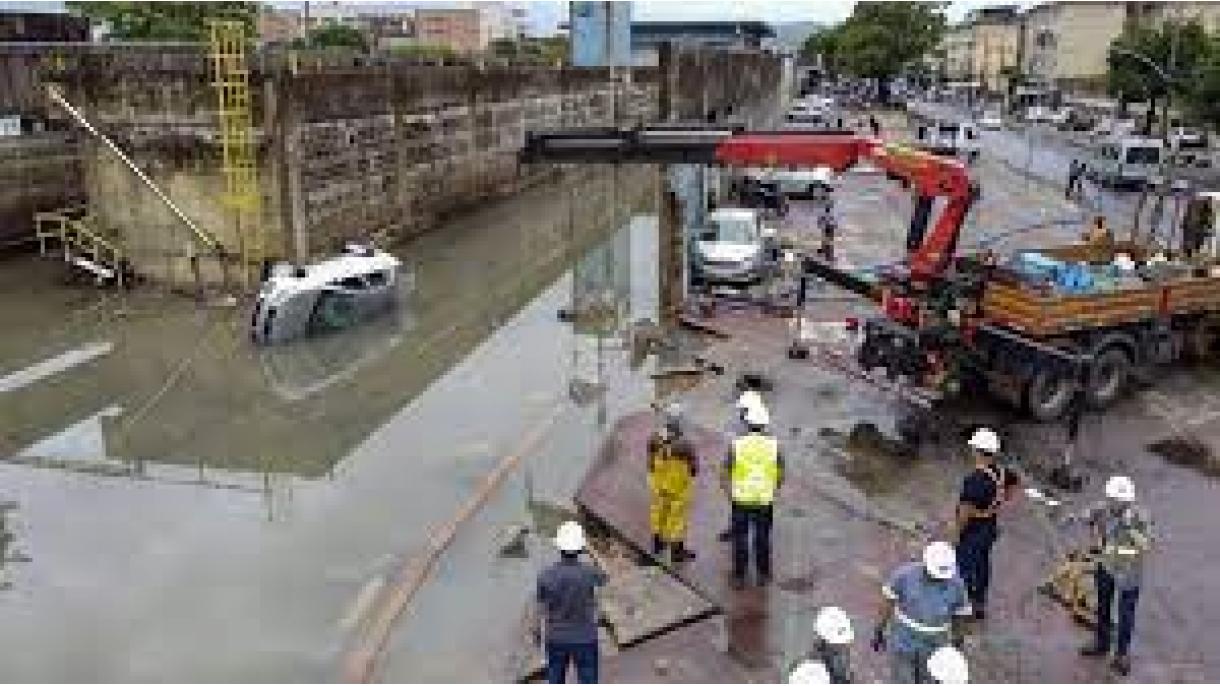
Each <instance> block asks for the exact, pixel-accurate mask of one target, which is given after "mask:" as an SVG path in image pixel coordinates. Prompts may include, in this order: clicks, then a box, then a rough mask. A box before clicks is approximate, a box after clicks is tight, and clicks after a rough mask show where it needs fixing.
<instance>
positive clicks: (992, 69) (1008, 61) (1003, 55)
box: [969, 7, 1021, 94]
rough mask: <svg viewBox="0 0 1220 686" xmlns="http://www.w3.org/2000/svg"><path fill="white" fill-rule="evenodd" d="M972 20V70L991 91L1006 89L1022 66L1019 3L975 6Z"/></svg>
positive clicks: (1001, 91) (973, 76)
mask: <svg viewBox="0 0 1220 686" xmlns="http://www.w3.org/2000/svg"><path fill="white" fill-rule="evenodd" d="M969 22H970V34H971V44H970V73H971V80H972V81H979V82H980V86H981V87H982V89H983V90H984V91H986V92H988V93H993V94H998V93H1003V92H1005V91H1006V90H1007V89H1008V85H1009V84H1008V82H1009V80H1010V79H1012V78H1014V77H1015V72H1016V71H1017V70H1019V67H1020V59H1019V58H1020V51H1021V16H1020V14H1019V13H1018V12H1017V8H1016V7H991V8H985V9H980V10H976V11H975V12H974V13H973V14H972V16H971V17H970V19H969Z"/></svg>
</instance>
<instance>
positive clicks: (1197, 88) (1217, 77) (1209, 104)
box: [1184, 37, 1220, 125]
mask: <svg viewBox="0 0 1220 686" xmlns="http://www.w3.org/2000/svg"><path fill="white" fill-rule="evenodd" d="M1217 41H1220V37H1214V38H1212V42H1211V49H1210V50H1209V52H1208V54H1207V55H1206V56H1204V57H1203V58H1202V59H1201V60H1200V61H1199V64H1198V65H1197V67H1196V70H1195V73H1194V74H1193V75H1191V76H1189V77H1188V81H1187V83H1188V85H1189V88H1188V89H1187V91H1186V93H1185V94H1184V99H1185V105H1186V109H1187V110H1188V111H1189V112H1190V113H1191V114H1192V115H1194V116H1195V117H1196V118H1198V119H1199V120H1200V121H1206V122H1211V123H1212V124H1215V125H1220V45H1217Z"/></svg>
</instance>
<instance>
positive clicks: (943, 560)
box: [872, 541, 970, 684]
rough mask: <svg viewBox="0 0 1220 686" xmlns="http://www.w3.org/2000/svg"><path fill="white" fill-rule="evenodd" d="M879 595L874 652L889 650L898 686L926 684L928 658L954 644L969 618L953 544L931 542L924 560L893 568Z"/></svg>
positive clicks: (925, 549) (968, 608) (894, 680)
mask: <svg viewBox="0 0 1220 686" xmlns="http://www.w3.org/2000/svg"><path fill="white" fill-rule="evenodd" d="M881 595H882V603H881V607H880V612H879V614H878V617H877V626H876V628H875V629H874V631H873V640H872V646H873V650H875V651H880V650H888V651H889V653H890V667H891V669H892V673H891V676H890V679H891V681H893V682H894V683H900V684H901V683H911V684H913V683H927V682H928V681H929V680H930V676H929V675H928V658H930V657H931V656H932V653H934V652H935V651H936V649H937V648H940V647H943V646H947V645H952V644H954V643H956V642H957V641H958V638H957V637H958V636H960V628H961V627H960V626H959V624H960V620H962V619H964V618H966V617H969V616H970V600H969V598H967V596H966V586H965V584H963V583H962V580H961V579H960V578H958V575H957V560H956V554H955V552H954V550H953V546H951V545H949V544H948V543H945V542H944V541H936V542H933V543H929V544H928V546H927V547H926V548H924V551H923V560H922V561H920V562H910V563H907V564H905V565H903V566H901V567H899V568H898V569H897V570H895V571H894V573H893V574H891V575H890V578H889V580H888V581H887V582H886V583H885V585H884V586H882V587H881Z"/></svg>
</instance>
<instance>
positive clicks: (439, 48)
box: [390, 43, 457, 59]
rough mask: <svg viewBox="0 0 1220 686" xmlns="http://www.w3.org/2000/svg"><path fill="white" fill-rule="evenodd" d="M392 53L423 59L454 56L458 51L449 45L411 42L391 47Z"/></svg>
mask: <svg viewBox="0 0 1220 686" xmlns="http://www.w3.org/2000/svg"><path fill="white" fill-rule="evenodd" d="M390 53H391V54H394V55H402V56H403V57H419V58H423V59H434V58H438V57H439V58H446V59H448V58H452V57H456V56H457V52H455V51H454V49H453V48H451V47H449V46H448V45H432V44H429V43H411V44H407V45H395V46H394V47H392V48H390Z"/></svg>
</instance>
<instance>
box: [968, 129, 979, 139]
mask: <svg viewBox="0 0 1220 686" xmlns="http://www.w3.org/2000/svg"><path fill="white" fill-rule="evenodd" d="M976 135H977V134H976V133H975V132H974V129H966V138H968V139H970V140H974V138H975V136H976Z"/></svg>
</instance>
